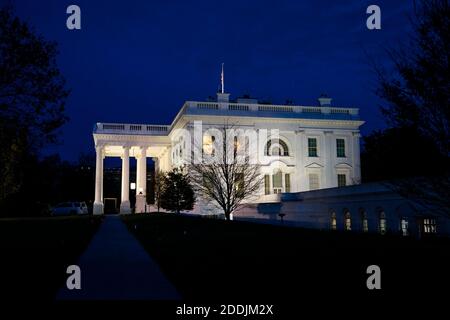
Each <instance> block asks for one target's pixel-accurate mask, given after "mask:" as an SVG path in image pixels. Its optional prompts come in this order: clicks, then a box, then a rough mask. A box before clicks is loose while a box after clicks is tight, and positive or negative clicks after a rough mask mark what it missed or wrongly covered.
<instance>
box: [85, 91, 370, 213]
mask: <svg viewBox="0 0 450 320" xmlns="http://www.w3.org/2000/svg"><path fill="white" fill-rule="evenodd" d="M229 96H230V95H229V94H227V93H218V94H217V101H213V102H211V101H209V102H198V101H187V102H185V103H184V105H183V106H182V108H181V110H180V111H179V113H178V114H177V116H176V117H175V119H174V120H173V122H172V124H170V125H151V124H121V123H97V124H96V126H95V129H94V133H93V136H94V141H95V148H96V152H97V160H96V188H95V203H94V213H95V214H100V213H103V159H104V157H121V158H122V196H121V206H120V211H121V213H128V212H130V202H129V185H130V179H129V167H130V164H129V162H130V157H132V158H133V157H134V158H136V161H137V181H136V185H137V193H138V194H142V195H143V196H145V194H146V179H145V177H146V157H151V158H153V159H154V160H155V163H156V168H157V169H160V170H163V171H165V170H170V169H171V168H173V167H178V166H180V165H182V164H183V161H184V160H185V159H186V156H187V155H190V154H191V153H192V148H191V145H192V140H191V141H186V140H189V139H186V136H185V133H186V132H188V133H190V136H191V137H194V136H195V132H194V131H195V126H196V125H197V124H198V123H201V128H202V129H201V130H202V131H201V135H202V136H203V137H202V138H203V146H204V147H206V145H205V144H212V143H213V142H214V135H212V134H211V133H210V130H211V129H213V128H221V127H222V128H223V126H224V124H228V125H230V124H231V125H233V128H235V129H243V130H251V131H252V132H255V133H256V134H257V135H258V138H257V139H258V141H257V143H258V145H259V146H262V147H261V148H258V149H257V150H258V151H257V153H258V154H257V158H258V163H259V164H260V167H261V174H262V175H264V186H261V190H260V197H259V200H257V201H258V202H265V201H268V200H269V201H270V199H272V198H274V197H275V196H276V194H279V193H289V192H301V191H308V190H315V189H323V188H332V187H338V186H345V185H351V184H358V183H360V180H361V170H360V147H359V144H360V141H359V140H360V133H359V128H360V126H361V125H362V124H363V123H364V122H363V121H361V120H360V119H359V116H358V109H356V108H346V107H334V106H331V99H330V98H328V97H324V96H322V97H321V98H319V104H318V105H316V106H294V105H272V104H261V103H258V101H257V100H256V99H249V98H241V99H237V100H236V101H234V102H231V101H230V99H229ZM262 132H264V133H265V134H261V133H262ZM273 132H276V135H274V134H273ZM202 207H203V206H197V210H200V211H203V212H204V211H206V210H202ZM205 209H208V210H209V209H210V208H206V207H205Z"/></svg>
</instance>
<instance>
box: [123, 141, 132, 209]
mask: <svg viewBox="0 0 450 320" xmlns="http://www.w3.org/2000/svg"><path fill="white" fill-rule="evenodd" d="M120 213H123V214H127V213H131V210H130V147H128V146H125V147H123V156H122V198H121V202H120Z"/></svg>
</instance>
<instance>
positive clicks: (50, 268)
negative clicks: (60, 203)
mask: <svg viewBox="0 0 450 320" xmlns="http://www.w3.org/2000/svg"><path fill="white" fill-rule="evenodd" d="M100 222H101V218H98V217H92V216H83V217H82V216H71V217H50V218H23V219H20V218H19V219H1V220H0V252H1V260H0V284H1V285H0V290H1V291H2V293H1V296H2V297H4V298H6V299H11V300H20V301H29V302H33V301H40V300H43V301H52V300H54V297H55V294H56V292H57V290H58V289H59V288H60V287H61V286H62V285H64V284H65V280H66V278H67V274H66V268H67V266H68V265H71V264H76V263H77V260H78V257H79V256H80V255H81V253H82V252H83V251H84V250H85V249H86V247H87V245H88V243H89V241H90V240H91V238H92V235H93V234H94V233H95V231H96V230H97V228H98V226H99V225H100Z"/></svg>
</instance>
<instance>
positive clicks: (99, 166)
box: [93, 146, 103, 214]
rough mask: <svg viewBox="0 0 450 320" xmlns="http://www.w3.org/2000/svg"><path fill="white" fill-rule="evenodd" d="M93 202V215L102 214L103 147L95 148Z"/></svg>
mask: <svg viewBox="0 0 450 320" xmlns="http://www.w3.org/2000/svg"><path fill="white" fill-rule="evenodd" d="M95 151H96V153H97V155H96V164H95V201H94V207H93V214H103V147H100V146H96V147H95Z"/></svg>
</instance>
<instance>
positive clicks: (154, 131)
mask: <svg viewBox="0 0 450 320" xmlns="http://www.w3.org/2000/svg"><path fill="white" fill-rule="evenodd" d="M169 128H170V126H165V125H152V124H150V125H149V124H125V123H97V124H96V126H95V128H94V132H95V133H121V134H127V133H130V134H146V135H167V134H168V132H169Z"/></svg>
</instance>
